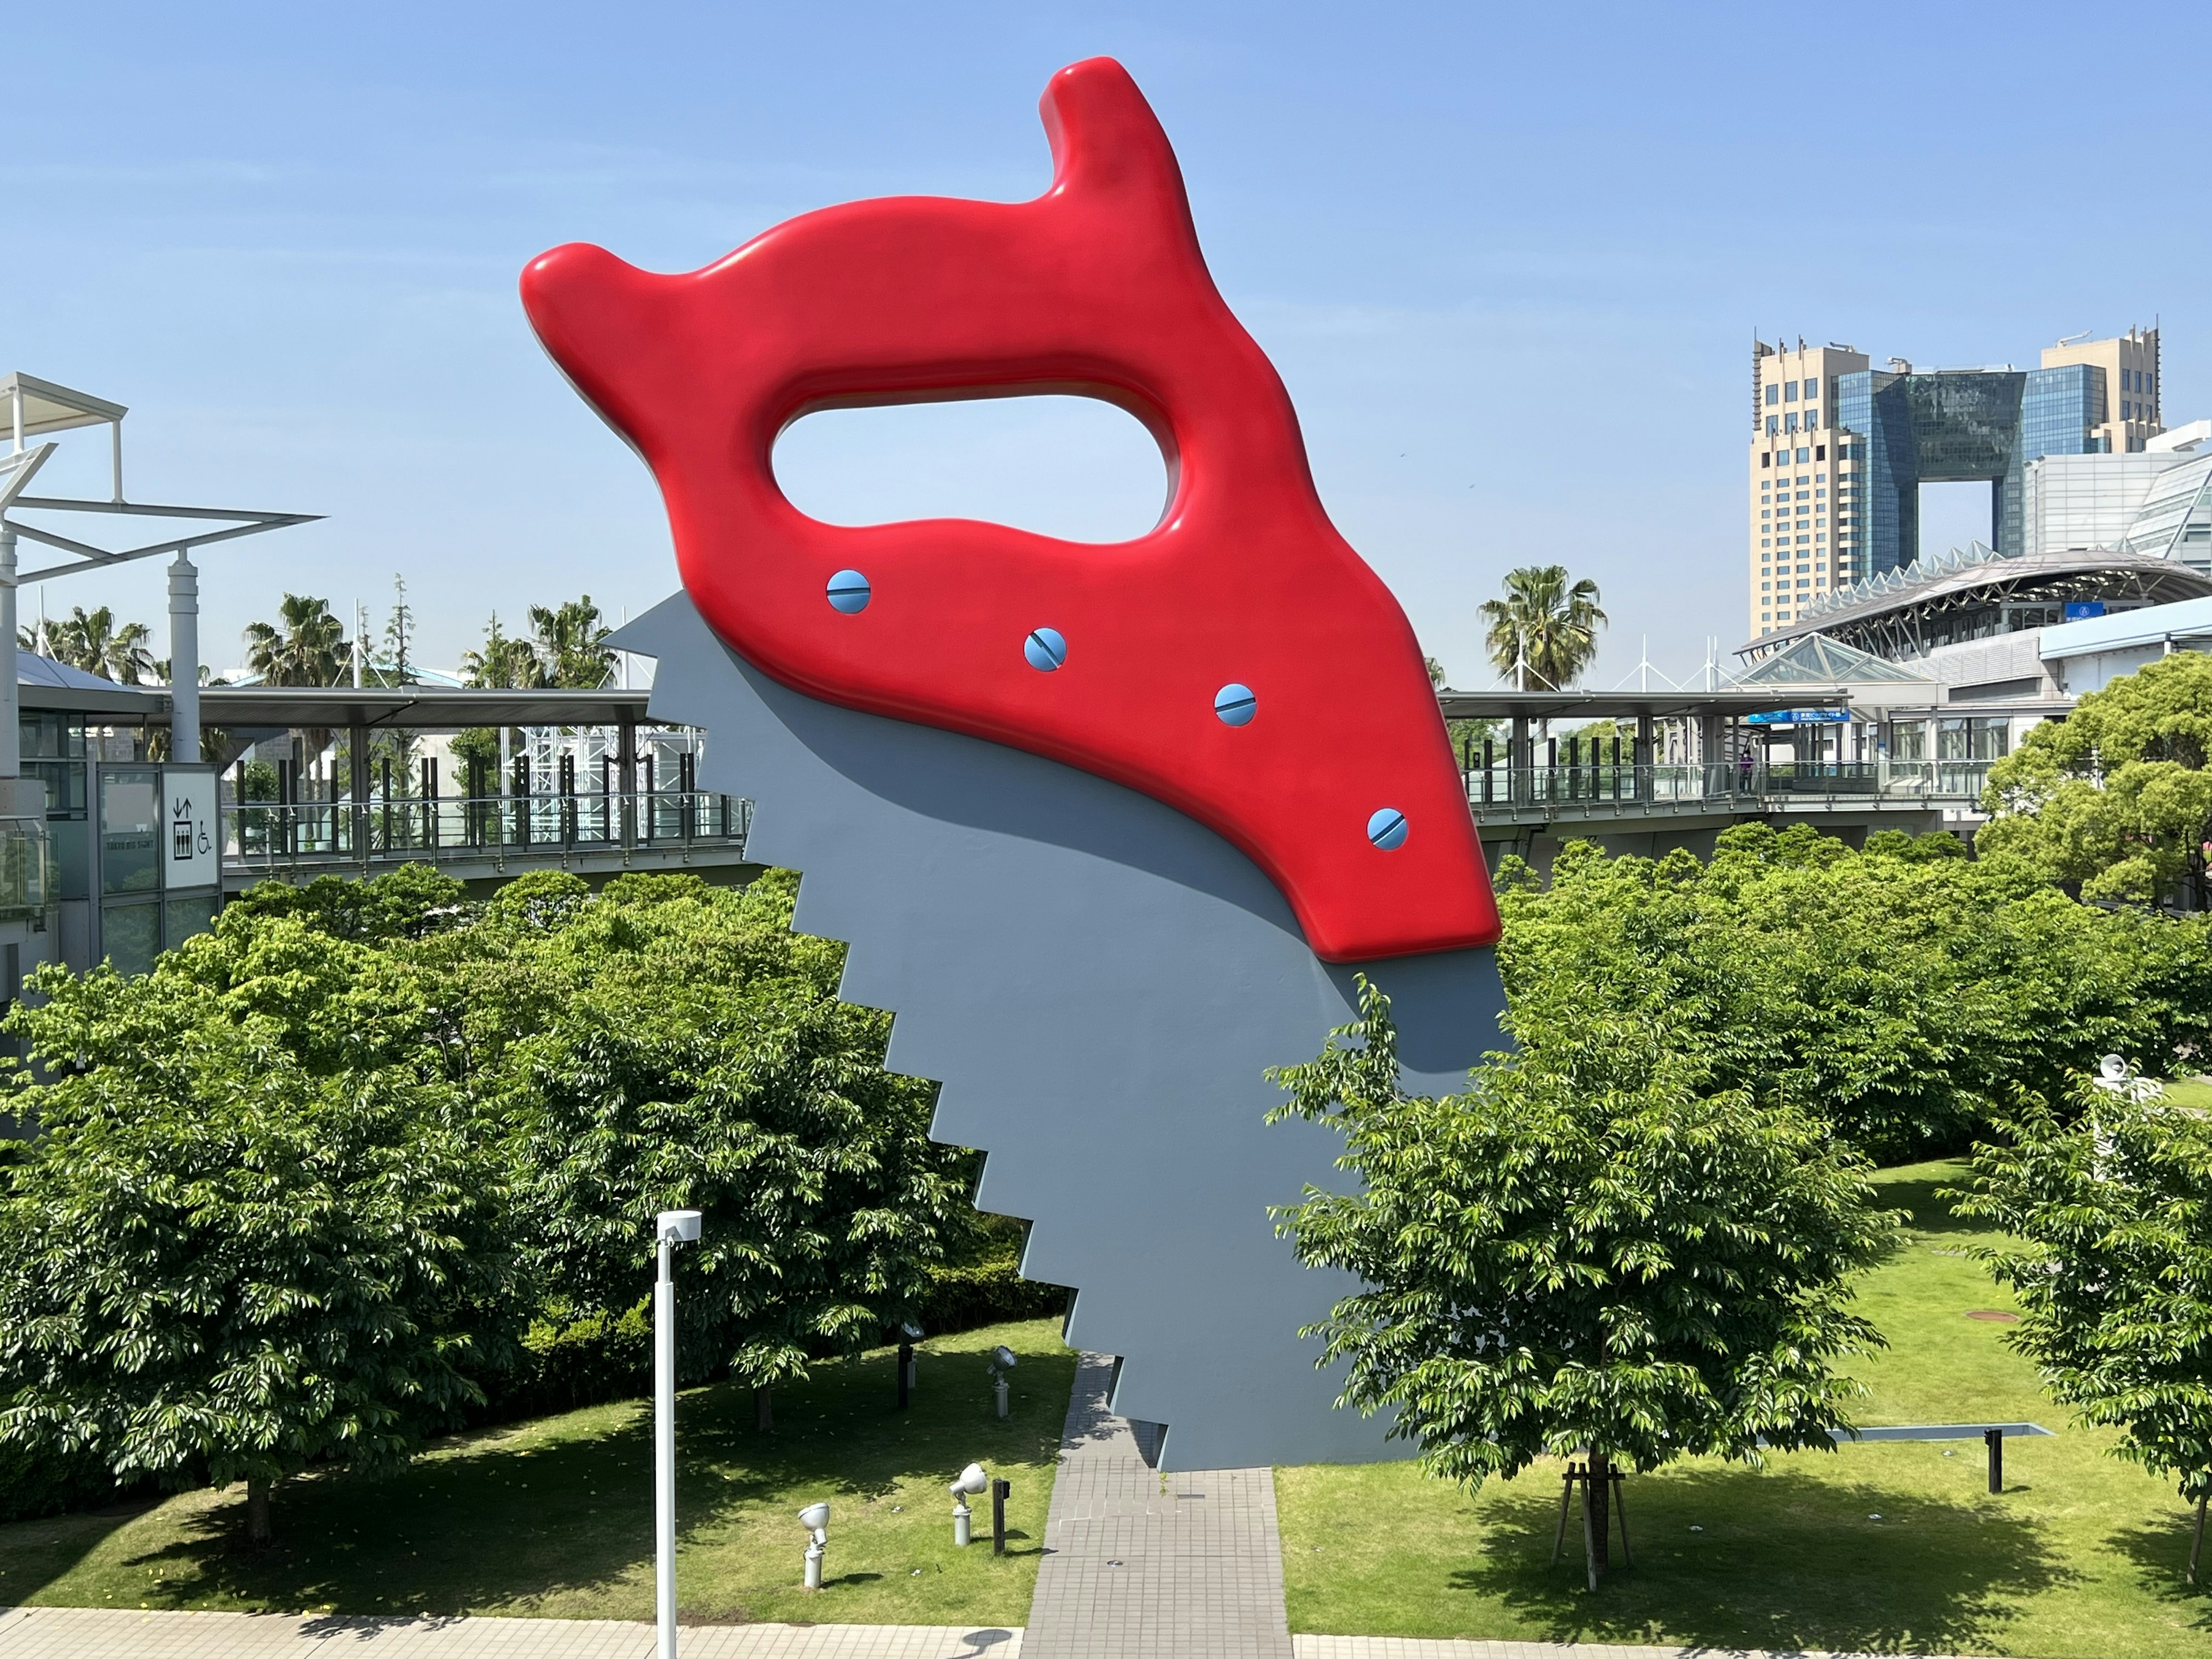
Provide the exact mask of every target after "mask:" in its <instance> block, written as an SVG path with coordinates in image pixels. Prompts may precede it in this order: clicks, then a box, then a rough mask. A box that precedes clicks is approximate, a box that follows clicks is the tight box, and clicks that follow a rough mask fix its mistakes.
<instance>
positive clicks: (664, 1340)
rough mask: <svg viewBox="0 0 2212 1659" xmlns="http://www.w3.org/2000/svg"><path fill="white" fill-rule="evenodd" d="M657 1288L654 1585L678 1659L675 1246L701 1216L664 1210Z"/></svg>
mask: <svg viewBox="0 0 2212 1659" xmlns="http://www.w3.org/2000/svg"><path fill="white" fill-rule="evenodd" d="M656 1231H657V1234H658V1237H659V1241H660V1276H659V1278H658V1279H655V1280H654V1281H653V1603H654V1611H655V1612H656V1613H658V1614H659V1622H660V1639H659V1647H658V1652H659V1659H676V1279H675V1275H674V1272H673V1269H674V1267H675V1265H676V1247H677V1246H678V1244H696V1243H698V1242H699V1212H698V1211H696V1210H663V1211H662V1212H660V1219H659V1222H658V1223H657V1224H656Z"/></svg>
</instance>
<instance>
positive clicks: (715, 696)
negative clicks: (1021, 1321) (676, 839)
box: [617, 594, 1504, 1469]
mask: <svg viewBox="0 0 2212 1659" xmlns="http://www.w3.org/2000/svg"><path fill="white" fill-rule="evenodd" d="M617 643H618V644H619V645H620V646H621V647H622V648H623V649H625V650H628V651H633V652H635V653H639V654H641V655H644V656H651V657H654V658H657V659H659V671H658V673H657V676H656V678H655V680H654V685H653V703H652V708H653V714H654V716H655V717H656V718H659V719H665V720H671V721H680V722H682V723H684V724H686V725H690V726H701V727H704V728H705V729H706V730H707V731H708V732H709V734H710V742H709V744H708V750H707V757H706V763H705V767H704V769H703V771H702V775H701V777H700V779H699V787H702V788H704V789H710V790H716V791H720V792H724V793H729V794H732V795H738V796H743V797H745V798H747V799H750V800H751V801H753V803H754V817H753V824H752V834H751V838H750V842H749V849H748V850H749V852H750V856H752V857H754V858H756V859H757V860H761V861H762V862H763V863H768V864H775V865H781V866H786V867H788V868H791V869H795V870H798V871H799V872H801V874H802V881H801V884H800V888H799V909H798V915H797V920H796V925H797V927H799V929H800V930H801V931H802V932H805V933H814V934H819V935H823V936H825V937H829V938H833V939H842V940H845V941H848V944H849V945H850V950H849V953H848V957H847V961H846V968H845V977H844V981H843V984H842V987H841V994H842V995H843V996H844V997H846V998H847V999H848V1000H851V1001H854V1002H858V1003H863V1004H866V1005H867V1006H872V1007H878V1008H886V1009H889V1010H890V1011H891V1012H892V1013H893V1015H894V1016H895V1018H894V1021H893V1024H892V1031H891V1042H890V1066H891V1067H892V1068H893V1069H894V1070H896V1071H899V1072H903V1073H912V1074H915V1075H917V1076H921V1077H927V1078H931V1079H936V1080H937V1081H938V1082H939V1083H940V1084H941V1085H943V1086H942V1091H941V1093H940V1095H939V1101H938V1107H937V1115H936V1120H935V1122H934V1124H933V1128H932V1131H931V1133H933V1135H934V1136H935V1137H936V1138H937V1139H940V1140H945V1141H948V1142H952V1143H956V1144H958V1145H961V1146H973V1147H977V1148H980V1149H981V1150H982V1151H983V1152H985V1153H986V1154H987V1158H986V1162H985V1167H984V1175H983V1180H982V1183H981V1188H979V1190H978V1192H977V1194H976V1199H975V1201H976V1204H977V1206H978V1207H979V1208H981V1209H984V1210H987V1211H991V1212H997V1213H1000V1214H1006V1215H1013V1216H1019V1217H1022V1218H1026V1219H1028V1220H1030V1222H1031V1223H1033V1225H1032V1227H1031V1229H1030V1240H1029V1248H1028V1251H1027V1254H1026V1255H1025V1256H1024V1260H1023V1263H1022V1271H1023V1272H1024V1274H1026V1275H1027V1276H1029V1277H1030V1278H1032V1279H1042V1280H1044V1281H1046V1282H1048V1283H1051V1284H1056V1285H1070V1286H1073V1287H1074V1289H1075V1290H1076V1291H1077V1292H1078V1296H1077V1300H1076V1303H1075V1306H1074V1310H1073V1315H1072V1317H1071V1320H1070V1322H1069V1326H1068V1331H1067V1337H1068V1340H1069V1341H1070V1342H1071V1343H1073V1344H1074V1345H1075V1346H1078V1347H1081V1348H1086V1349H1090V1350H1092V1351H1094V1352H1105V1353H1112V1354H1116V1355H1119V1356H1120V1357H1121V1367H1120V1372H1119V1378H1118V1381H1117V1383H1116V1386H1115V1397H1114V1401H1113V1409H1114V1410H1115V1412H1116V1413H1119V1414H1121V1415H1122V1416H1125V1417H1130V1418H1134V1419H1142V1420H1144V1421H1147V1422H1151V1423H1158V1424H1164V1425H1166V1428H1167V1432H1166V1433H1165V1435H1164V1438H1163V1440H1162V1442H1161V1447H1162V1449H1161V1461H1162V1465H1163V1467H1165V1468H1182V1469H1193V1468H1250V1467H1254V1466H1257V1465H1261V1464H1271V1463H1312V1462H1361V1461H1367V1460H1371V1459H1375V1458H1381V1457H1389V1456H1395V1455H1405V1454H1406V1452H1407V1450H1409V1448H1406V1447H1403V1446H1401V1445H1398V1444H1396V1443H1386V1442H1385V1440H1384V1438H1383V1426H1384V1425H1383V1424H1382V1423H1380V1422H1377V1421H1373V1420H1368V1419H1362V1418H1361V1417H1360V1416H1358V1414H1357V1413H1353V1412H1349V1411H1338V1410H1334V1409H1332V1407H1331V1401H1333V1400H1334V1396H1335V1394H1336V1391H1337V1389H1338V1387H1339V1383H1340V1379H1339V1378H1338V1377H1337V1376H1334V1375H1332V1374H1328V1373H1325V1372H1322V1371H1318V1370H1316V1369H1315V1364H1314V1361H1315V1358H1316V1354H1317V1352H1318V1345H1317V1344H1316V1343H1314V1342H1312V1341H1310V1340H1302V1339H1301V1338H1300V1337H1299V1335H1298V1334H1297V1333H1298V1328H1299V1327H1300V1326H1301V1325H1303V1324H1307V1323H1310V1322H1312V1321H1314V1320H1316V1319H1318V1318H1320V1317H1322V1316H1323V1315H1325V1314H1326V1313H1327V1311H1328V1307H1329V1304H1330V1303H1331V1301H1332V1300H1333V1299H1334V1297H1337V1296H1340V1295H1341V1294H1343V1293H1344V1292H1345V1291H1346V1289H1347V1288H1349V1283H1350V1281H1349V1280H1347V1279H1344V1278H1342V1277H1341V1276H1339V1275H1335V1274H1331V1273H1316V1272H1312V1271H1310V1270H1308V1269H1305V1268H1303V1267H1299V1266H1298V1265H1297V1262H1296V1261H1294V1260H1293V1259H1292V1256H1291V1249H1290V1246H1289V1244H1288V1243H1286V1242H1285V1241H1284V1240H1282V1239H1280V1238H1278V1237H1276V1236H1275V1231H1274V1225H1273V1221H1272V1220H1271V1219H1270V1218H1269V1216H1268V1212H1267V1211H1268V1206H1270V1205H1273V1204H1283V1203H1287V1202H1291V1201H1292V1200H1296V1199H1297V1196H1298V1194H1299V1193H1300V1191H1301V1189H1302V1188H1304V1187H1305V1186H1306V1185H1308V1184H1313V1185H1316V1186H1336V1187H1341V1186H1342V1185H1343V1183H1344V1182H1345V1181H1346V1176H1345V1175H1344V1173H1343V1172H1342V1171H1340V1170H1337V1169H1335V1168H1334V1158H1336V1156H1337V1154H1338V1153H1339V1152H1340V1151H1341V1141H1340V1139H1339V1138H1338V1137H1337V1136H1336V1135H1334V1133H1331V1132H1329V1131H1328V1130H1327V1129H1324V1128H1322V1127H1318V1126H1316V1125H1313V1124H1309V1123H1303V1122H1289V1123H1283V1124H1279V1125H1276V1126H1274V1127H1268V1126H1267V1124H1266V1123H1264V1122H1263V1121H1262V1119H1263V1118H1264V1116H1265V1115H1266V1113H1267V1110H1268V1109H1269V1108H1271V1107H1272V1106H1273V1105H1275V1104H1277V1103H1279V1101H1280V1100H1281V1098H1282V1097H1281V1095H1280V1093H1279V1091H1278V1090H1277V1089H1276V1088H1275V1086H1274V1085H1273V1084H1271V1083H1269V1082H1268V1081H1267V1077H1266V1076H1265V1073H1266V1071H1267V1068H1268V1067H1269V1066H1284V1065H1291V1064H1295V1063H1297V1062H1298V1061H1301V1060H1308V1059H1310V1058H1311V1057H1312V1056H1313V1055H1315V1054H1317V1053H1319V1052H1320V1050H1321V1047H1322V1042H1323V1040H1324V1039H1325V1037H1326V1036H1327V1035H1328V1031H1329V1030H1330V1028H1331V1027H1333V1026H1337V1025H1341V1024H1345V1023H1346V1021H1348V1020H1350V1019H1351V1018H1353V1017H1354V1016H1353V998H1354V995H1355V990H1354V984H1353V975H1354V973H1355V972H1356V971H1358V970H1355V969H1351V968H1344V967H1334V966H1331V965H1329V964H1327V963H1322V962H1319V961H1317V960H1316V958H1315V957H1314V955H1313V952H1312V951H1310V950H1309V949H1308V948H1307V946H1306V944H1305V941H1304V939H1303V938H1302V937H1301V935H1300V933H1299V932H1298V928H1297V923H1296V922H1295V921H1294V920H1293V919H1292V917H1291V910H1290V907H1289V906H1288V905H1287V904H1286V903H1285V902H1284V900H1283V897H1282V896H1281V894H1280V893H1279V892H1278V891H1277V890H1276V889H1275V887H1274V886H1273V884H1272V883H1270V882H1269V881H1268V880H1267V878H1266V877H1265V876H1264V875H1262V874H1261V872H1260V871H1259V869H1258V868H1257V867H1256V866H1254V865H1253V864H1252V862H1251V861H1250V860H1248V859H1247V858H1246V857H1245V856H1244V855H1243V854H1242V853H1240V852H1238V851H1237V849H1236V848H1233V847H1231V845H1230V844H1229V843H1228V842H1225V841H1224V840H1222V839H1221V837H1220V836H1217V835H1215V834H1214V833H1213V832H1212V830H1210V829H1206V828H1205V827H1204V826H1202V825H1200V823H1197V822H1195V821H1194V820H1193V819H1191V818H1188V817H1184V816H1183V815H1182V814H1181V813H1179V812H1177V811H1175V810H1174V809H1172V808H1170V807H1168V806H1164V805H1161V804H1160V803H1159V802H1158V801H1156V800H1153V799H1151V798H1150V797H1148V796H1146V795H1141V794H1138V793H1134V792H1133V791H1131V790H1128V789H1125V788H1122V787H1120V786H1119V785H1116V784H1113V783H1109V782H1107V781H1104V780H1103V779H1101V778H1098V777H1095V776H1093V775H1091V774H1089V773H1085V772H1080V771H1077V770H1074V769H1071V768H1069V767H1066V766H1063V765H1060V764H1059V763H1056V762H1053V761H1048V760H1045V759H1042V758H1041V757H1037V756H1034V755H1030V754H1027V753H1024V752H1023V751H1021V750H1014V749H1009V748H1005V747H1002V746H1000V745H998V744H991V743H987V742H983V741H981V740H979V739H977V738H969V737H964V736H962V735H959V734H957V733H954V732H945V731H940V730H938V729H936V728H933V727H930V726H915V725H910V724H908V723H906V722H903V721H900V720H886V719H883V718H881V717H879V716H877V715H872V714H859V713H855V712H854V711H852V710H850V709H846V708H838V707H836V706H834V705H832V704H829V703H825V702H818V701H817V700H815V699H813V698H811V697H808V696H802V695H801V694H799V693H798V692H794V691H792V690H787V689H786V688H785V687H783V686H781V685H780V684H777V683H776V682H775V681H774V680H771V679H769V678H768V677H767V676H766V675H764V674H763V673H761V672H760V671H757V669H754V668H753V667H751V666H750V665H748V664H747V663H745V662H744V661H743V660H742V659H739V658H738V656H737V655H736V654H735V653H732V652H731V651H730V650H729V649H728V648H727V647H725V646H723V645H722V644H721V643H720V641H718V640H716V639H715V638H714V635H712V634H711V633H710V632H709V631H708V629H707V627H706V625H705V623H702V621H701V620H700V618H699V616H698V613H697V612H696V611H695V610H694V609H693V608H692V605H691V604H690V600H689V599H685V598H684V596H683V595H681V594H678V596H676V597H675V598H672V599H668V600H667V601H665V603H663V604H662V605H659V606H658V607H656V608H655V609H654V610H653V611H651V612H650V613H648V614H647V615H646V616H645V617H641V618H639V619H638V620H637V621H636V622H635V623H630V624H629V626H628V627H626V628H625V629H623V630H622V632H621V634H620V635H618V636H617ZM1364 970H1365V971H1366V972H1367V974H1368V975H1369V976H1370V978H1372V979H1373V980H1375V981H1376V983H1378V984H1379V985H1381V986H1382V987H1383V989H1384V990H1385V991H1386V992H1388V993H1389V995H1390V997H1391V998H1392V1000H1393V1005H1394V1013H1395V1018H1396V1019H1397V1022H1398V1024H1399V1027H1400V1030H1401V1059H1402V1060H1403V1061H1404V1064H1405V1069H1406V1073H1407V1084H1408V1086H1410V1087H1412V1088H1413V1089H1414V1090H1416V1091H1419V1092H1423V1093H1431V1092H1440V1091H1449V1090H1452V1089H1455V1088H1456V1087H1458V1086H1459V1085H1460V1084H1461V1082H1462V1079H1463V1078H1464V1076H1465V1074H1466V1072H1467V1069H1468V1067H1469V1066H1472V1065H1474V1063H1475V1062H1476V1061H1477V1060H1480V1057H1481V1055H1482V1054H1483V1053H1484V1052H1485V1051H1486V1050H1487V1049H1492V1048H1498V1047H1500V1046H1501V1045H1502V1044H1503V1042H1504V1038H1503V1036H1501V1035H1500V1033H1499V1030H1498V1014H1499V1013H1500V1012H1501V1011H1502V1010H1503V1008H1504V993H1503V990H1502V988H1501V987H1500V985H1499V982H1498V970H1497V967H1496V964H1495V962H1494V960H1493V958H1492V953H1491V952H1490V951H1455V952H1450V953H1448V954H1443V955H1437V956H1425V957H1401V958H1397V959H1395V960H1391V961H1387V962H1382V963H1369V964H1365V965H1364Z"/></svg>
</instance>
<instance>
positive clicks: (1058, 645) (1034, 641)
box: [1022, 628, 1067, 674]
mask: <svg viewBox="0 0 2212 1659" xmlns="http://www.w3.org/2000/svg"><path fill="white" fill-rule="evenodd" d="M1022 655H1023V656H1024V657H1026V658H1027V659H1029V665H1030V667H1032V668H1034V669H1036V671H1037V672H1039V673H1040V674H1049V673H1051V672H1052V671H1053V670H1054V669H1055V668H1057V667H1059V666H1060V664H1062V663H1064V662H1066V660H1067V641H1066V640H1065V639H1063V638H1062V637H1061V636H1060V630H1059V629H1057V628H1032V629H1030V635H1029V637H1028V638H1027V639H1025V640H1024V641H1022Z"/></svg>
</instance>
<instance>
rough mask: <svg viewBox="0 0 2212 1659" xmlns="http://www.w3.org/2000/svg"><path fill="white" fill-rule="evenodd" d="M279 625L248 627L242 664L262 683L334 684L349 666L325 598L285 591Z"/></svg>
mask: <svg viewBox="0 0 2212 1659" xmlns="http://www.w3.org/2000/svg"><path fill="white" fill-rule="evenodd" d="M278 613H279V616H280V617H281V619H282V620H281V625H280V624H272V623H265V622H254V623H246V629H245V640H246V666H247V667H248V668H250V669H252V671H253V672H254V673H255V674H256V675H257V676H258V677H259V678H260V680H261V682H262V684H264V685H339V684H343V683H344V682H345V680H346V678H347V676H348V674H349V672H350V671H351V668H352V656H351V653H350V651H349V647H348V646H347V643H346V633H345V624H344V623H342V622H340V621H339V620H338V619H337V617H335V616H334V615H332V614H331V605H330V601H329V600H328V599H309V598H307V596H306V595H304V594H300V593H287V594H286V595H285V596H284V599H283V604H282V605H279V606H278Z"/></svg>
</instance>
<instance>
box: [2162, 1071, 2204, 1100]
mask: <svg viewBox="0 0 2212 1659" xmlns="http://www.w3.org/2000/svg"><path fill="white" fill-rule="evenodd" d="M2165 1097H2166V1099H2168V1100H2170V1101H2172V1103H2174V1104H2175V1105H2177V1106H2212V1079H2204V1078H2201V1077H2191V1078H2179V1079H2175V1080H2174V1081H2173V1082H2171V1083H2169V1084H2167V1085H2166V1096H2165Z"/></svg>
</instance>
